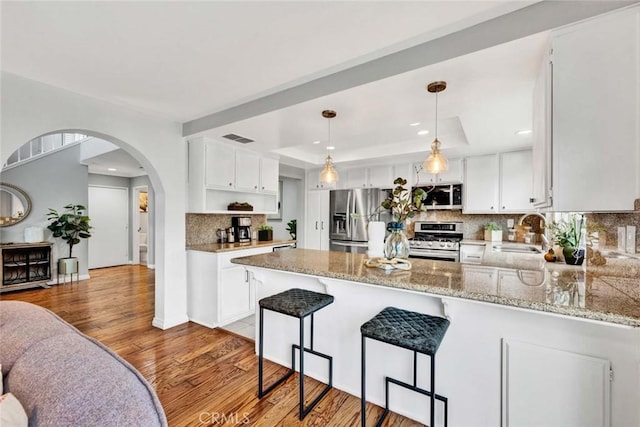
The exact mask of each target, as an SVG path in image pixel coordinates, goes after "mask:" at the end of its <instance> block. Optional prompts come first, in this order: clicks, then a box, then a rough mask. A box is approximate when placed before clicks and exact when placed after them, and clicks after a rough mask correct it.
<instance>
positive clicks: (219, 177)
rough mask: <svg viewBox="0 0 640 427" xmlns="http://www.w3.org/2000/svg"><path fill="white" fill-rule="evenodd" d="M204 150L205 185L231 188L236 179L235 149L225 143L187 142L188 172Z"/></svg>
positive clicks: (193, 167)
mask: <svg viewBox="0 0 640 427" xmlns="http://www.w3.org/2000/svg"><path fill="white" fill-rule="evenodd" d="M202 151H204V159H205V165H204V175H205V185H206V186H207V187H218V188H223V189H233V188H234V186H235V180H236V166H235V150H234V148H233V147H232V146H230V145H226V144H207V143H205V142H204V141H197V142H191V143H189V172H190V173H191V172H192V171H193V170H194V169H195V163H199V160H200V159H201V158H202V157H200V155H201V153H202Z"/></svg>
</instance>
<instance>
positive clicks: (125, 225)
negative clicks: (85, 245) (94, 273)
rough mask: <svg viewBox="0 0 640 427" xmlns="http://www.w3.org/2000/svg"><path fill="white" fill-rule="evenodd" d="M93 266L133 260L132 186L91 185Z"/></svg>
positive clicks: (106, 265) (109, 265)
mask: <svg viewBox="0 0 640 427" xmlns="http://www.w3.org/2000/svg"><path fill="white" fill-rule="evenodd" d="M88 207H89V211H88V213H89V216H90V217H91V227H92V229H91V239H89V268H90V269H91V268H103V267H112V266H115V265H124V264H128V263H129V248H128V244H127V242H128V235H129V218H128V214H127V213H128V212H129V200H128V189H127V188H120V187H97V186H89V206H88Z"/></svg>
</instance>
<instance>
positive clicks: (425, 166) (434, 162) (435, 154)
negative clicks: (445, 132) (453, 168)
mask: <svg viewBox="0 0 640 427" xmlns="http://www.w3.org/2000/svg"><path fill="white" fill-rule="evenodd" d="M446 88H447V82H443V81H439V82H432V83H429V84H428V85H427V91H429V92H431V93H435V94H436V126H435V127H436V138H435V139H434V140H433V142H432V143H431V153H429V155H428V156H427V158H426V159H424V162H423V163H422V170H424V171H427V172H428V173H442V172H446V171H447V170H448V169H449V161H448V160H447V158H446V157H445V156H444V154H442V153H441V152H440V140H439V139H438V93H440V92H442V91H443V90H445V89H446Z"/></svg>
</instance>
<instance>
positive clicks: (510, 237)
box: [507, 228, 516, 242]
mask: <svg viewBox="0 0 640 427" xmlns="http://www.w3.org/2000/svg"><path fill="white" fill-rule="evenodd" d="M507 240H509V241H510V242H515V241H516V229H515V228H510V229H509V234H508V235H507Z"/></svg>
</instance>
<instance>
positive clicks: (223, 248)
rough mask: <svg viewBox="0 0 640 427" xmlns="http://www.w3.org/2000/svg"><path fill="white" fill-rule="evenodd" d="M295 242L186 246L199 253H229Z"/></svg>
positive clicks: (269, 241) (256, 241) (267, 241)
mask: <svg viewBox="0 0 640 427" xmlns="http://www.w3.org/2000/svg"><path fill="white" fill-rule="evenodd" d="M296 242H297V241H296V240H265V241H258V240H252V241H250V242H246V243H203V244H199V245H190V246H187V250H189V251H201V252H231V251H240V250H244V249H254V248H262V247H266V246H286V245H292V244H295V243H296Z"/></svg>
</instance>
